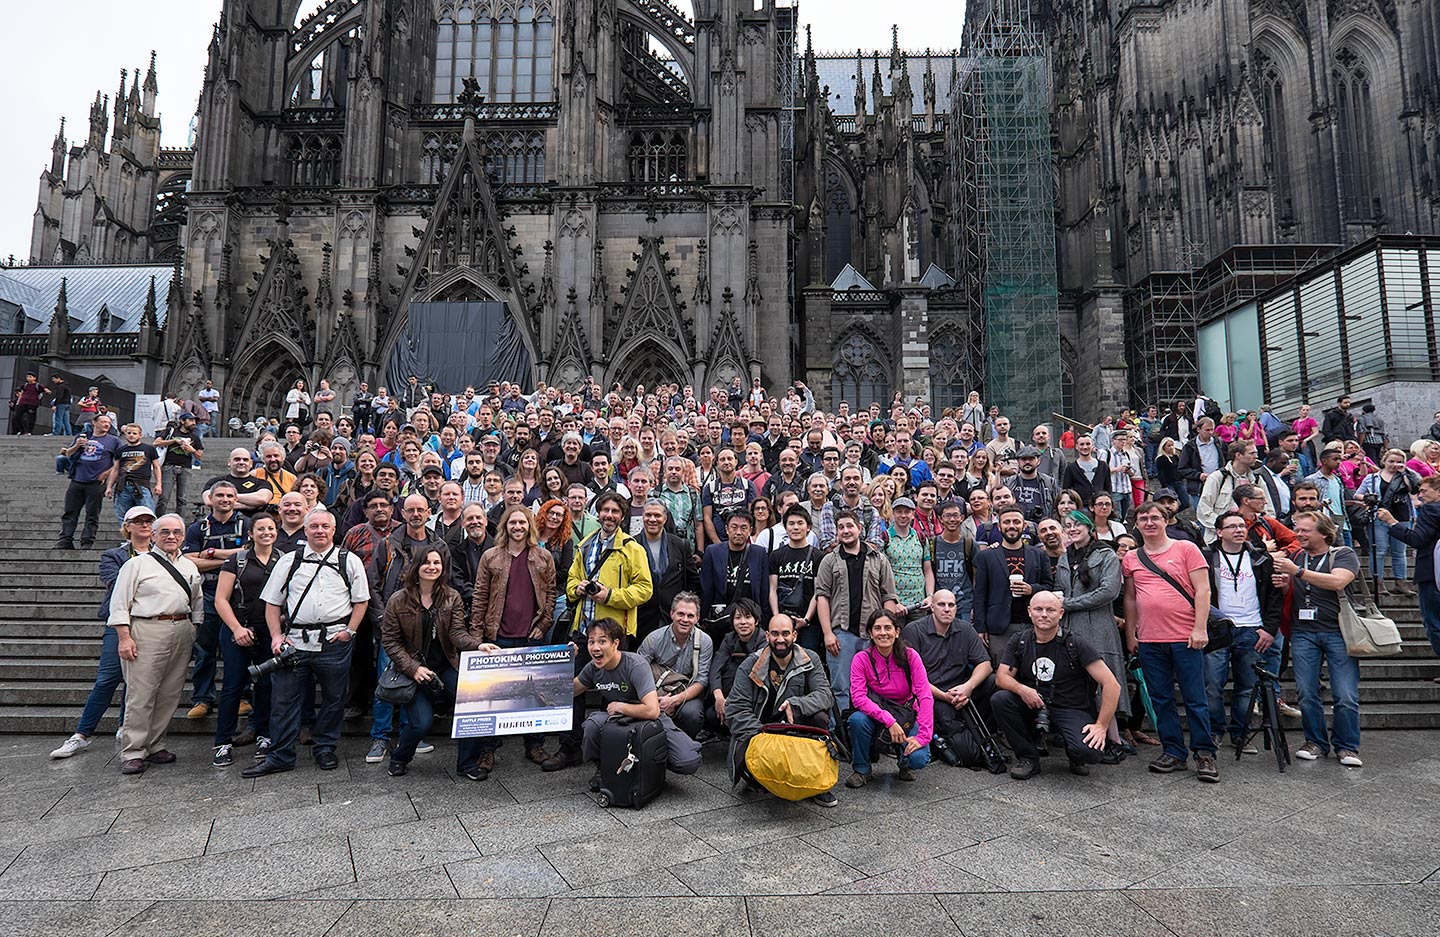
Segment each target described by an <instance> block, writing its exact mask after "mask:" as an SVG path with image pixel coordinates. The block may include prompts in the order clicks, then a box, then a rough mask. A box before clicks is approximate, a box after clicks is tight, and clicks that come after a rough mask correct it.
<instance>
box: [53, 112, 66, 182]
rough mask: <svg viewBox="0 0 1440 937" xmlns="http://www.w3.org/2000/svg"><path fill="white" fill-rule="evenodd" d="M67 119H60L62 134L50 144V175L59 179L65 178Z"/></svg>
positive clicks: (56, 135) (57, 135)
mask: <svg viewBox="0 0 1440 937" xmlns="http://www.w3.org/2000/svg"><path fill="white" fill-rule="evenodd" d="M65 150H66V145H65V118H63V117H62V118H60V132H59V133H57V134H55V142H53V143H51V144H50V175H52V176H54V177H55V178H57V179H63V178H64V177H65Z"/></svg>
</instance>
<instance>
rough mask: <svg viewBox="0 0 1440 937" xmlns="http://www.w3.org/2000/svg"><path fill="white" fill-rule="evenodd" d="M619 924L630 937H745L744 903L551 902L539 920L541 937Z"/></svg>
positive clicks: (570, 936) (572, 936)
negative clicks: (602, 923) (542, 923)
mask: <svg viewBox="0 0 1440 937" xmlns="http://www.w3.org/2000/svg"><path fill="white" fill-rule="evenodd" d="M600 921H624V922H625V924H624V929H625V931H626V932H627V933H633V934H682V933H683V934H685V935H686V937H749V935H750V933H751V930H750V926H749V924H748V923H747V921H746V916H745V902H744V901H742V900H741V899H739V898H690V899H685V898H655V897H648V896H646V895H637V896H636V897H620V898H616V897H607V898H556V899H554V900H553V901H551V902H550V909H549V911H548V913H546V914H545V926H544V928H542V929H541V931H540V934H541V935H542V937H578V935H589V934H594V933H596V929H597V922H600Z"/></svg>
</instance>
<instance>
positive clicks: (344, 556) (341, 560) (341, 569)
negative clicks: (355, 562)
mask: <svg viewBox="0 0 1440 937" xmlns="http://www.w3.org/2000/svg"><path fill="white" fill-rule="evenodd" d="M335 561H336V563H337V564H338V565H337V566H331V565H330V564H329V563H327V562H325V558H324V557H321V558H320V559H318V560H307V559H305V555H304V553H303V551H302V552H301V553H300V554H299V555H298V556H297V558H296V560H295V562H294V563H292V564H290V571H289V572H288V573H286V574H285V582H284V584H283V587H282V588H283V589H284V592H285V596H286V598H289V596H290V581H291V580H292V579H294V578H295V574H296V573H297V572H299V571H300V567H301V565H303V564H305V563H310V564H311V565H314V566H319V567H320V568H321V569H333V570H335V571H336V572H337V573H339V574H340V578H341V579H342V580H344V582H345V588H346V589H347V590H349V589H350V588H351V583H350V570H349V569H348V568H347V567H348V566H349V563H350V551H349V550H346V549H344V548H343V547H342V548H341V549H340V550H339V551H338V552H337V553H336V557H335ZM235 565H237V566H239V565H240V562H239V561H238V560H237V561H236V563H235ZM237 578H238V577H237ZM319 578H320V570H316V571H315V575H314V576H312V577H310V581H309V582H307V583H306V584H305V588H304V589H302V590H301V591H300V598H299V599H297V600H296V602H295V606H294V608H285V607H284V606H282V609H284V612H285V620H286V622H287V623H288V622H289V621H290V620H292V619H293V618H294V617H295V613H296V612H298V611H300V605H301V604H302V603H303V602H304V601H305V593H307V592H309V591H310V587H311V586H313V585H315V580H317V579H319Z"/></svg>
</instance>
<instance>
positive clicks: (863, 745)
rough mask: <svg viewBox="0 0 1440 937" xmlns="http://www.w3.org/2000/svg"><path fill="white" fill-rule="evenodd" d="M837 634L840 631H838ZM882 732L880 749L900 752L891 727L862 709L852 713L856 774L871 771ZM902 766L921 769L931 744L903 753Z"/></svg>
mask: <svg viewBox="0 0 1440 937" xmlns="http://www.w3.org/2000/svg"><path fill="white" fill-rule="evenodd" d="M836 633H837V634H838V633H839V632H836ZM876 732H880V733H881V736H880V737H881V739H882V740H883V741H882V742H881V746H880V750H881V751H882V752H883V751H895V752H897V753H898V752H899V751H900V747H899V746H898V745H896V744H895V743H894V742H891V741H890V735H889V733H890V729H889V727H888V726H882V725H881V724H880V723H878V722H876V721H875V720H874V719H871V718H870V717H869V716H867V715H865V714H864V713H862V712H861V711H860V710H858V709H857V710H855V711H854V712H852V713H851V714H850V766H851V767H852V768H854V769H855V773H856V774H869V773H870V745H871V743H872V742H873V741H874V738H875V733H876ZM899 763H900V767H902V768H910V769H912V770H917V771H918V770H919V769H921V768H923V767H925V766H926V765H928V764H929V763H930V746H928V745H927V746H925V747H924V748H920V749H916V750H915V751H913V752H911V753H910V754H908V755H901V756H900V758H899Z"/></svg>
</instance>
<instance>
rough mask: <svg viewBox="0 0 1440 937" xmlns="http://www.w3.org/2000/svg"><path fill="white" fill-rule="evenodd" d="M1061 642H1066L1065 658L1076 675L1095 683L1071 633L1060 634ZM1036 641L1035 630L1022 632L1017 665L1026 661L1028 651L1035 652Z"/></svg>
mask: <svg viewBox="0 0 1440 937" xmlns="http://www.w3.org/2000/svg"><path fill="white" fill-rule="evenodd" d="M1060 640H1062V641H1064V642H1065V657H1066V658H1067V659H1068V660H1069V661H1070V669H1071V670H1072V671H1074V672H1075V673H1078V674H1081V675H1082V676H1083V678H1084V679H1085V681H1086V682H1087V683H1090V682H1093V681H1092V680H1091V678H1090V674H1089V673H1088V672H1087V671H1086V670H1085V667H1084V665H1083V664H1081V662H1080V649H1079V648H1078V647H1076V646H1075V639H1074V638H1073V637H1072V636H1071V635H1070V632H1068V631H1062V632H1061V633H1060ZM1034 641H1035V632H1034V631H1033V630H1031V631H1024V632H1021V638H1020V647H1019V648H1018V649H1017V650H1018V651H1019V659H1018V660H1016V663H1017V664H1018V663H1020V662H1021V661H1023V660H1024V659H1025V657H1026V653H1027V650H1030V651H1033V648H1034V647H1036V646H1037V645H1035V644H1034ZM1022 682H1023V681H1022ZM1039 682H1040V681H1039V680H1036V683H1037V684H1038V683H1039ZM1036 689H1037V691H1038V689H1039V688H1038V687H1037V688H1036Z"/></svg>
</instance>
